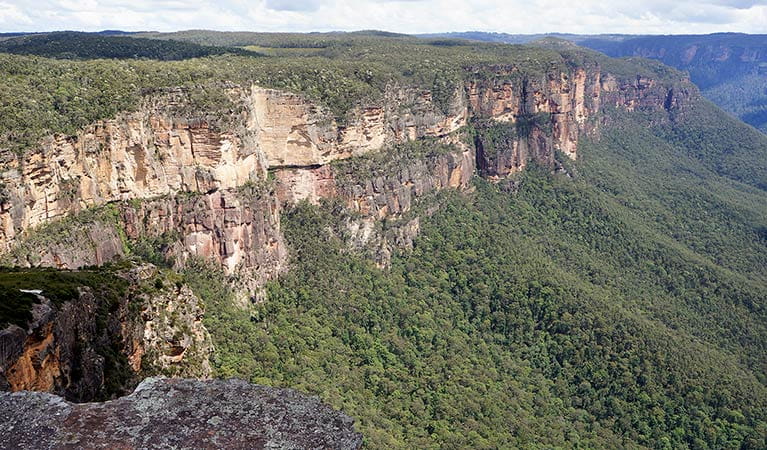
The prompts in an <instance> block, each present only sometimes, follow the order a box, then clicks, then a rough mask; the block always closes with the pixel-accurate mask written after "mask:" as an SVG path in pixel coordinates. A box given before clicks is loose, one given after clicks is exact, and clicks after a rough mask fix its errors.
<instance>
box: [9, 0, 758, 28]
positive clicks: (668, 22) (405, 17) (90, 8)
mask: <svg viewBox="0 0 767 450" xmlns="http://www.w3.org/2000/svg"><path fill="white" fill-rule="evenodd" d="M766 16H767V1H765V0H677V1H669V0H637V1H634V2H605V1H602V0H505V1H504V0H255V1H254V0H218V1H216V0H157V1H152V0H38V1H37V2H30V1H28V0H0V31H6V32H9V31H46V30H62V29H70V30H71V29H77V30H86V31H95V30H100V29H105V28H109V29H124V30H159V31H173V30H183V29H190V28H207V29H219V30H248V31H328V30H359V29H371V28H374V29H382V30H388V31H397V32H403V33H418V32H439V31H465V30H482V31H499V32H507V33H542V32H553V31H558V32H570V33H637V34H638V33H709V32H715V31H742V32H751V33H758V32H765V25H764V24H765V23H767V20H765V19H767V17H766Z"/></svg>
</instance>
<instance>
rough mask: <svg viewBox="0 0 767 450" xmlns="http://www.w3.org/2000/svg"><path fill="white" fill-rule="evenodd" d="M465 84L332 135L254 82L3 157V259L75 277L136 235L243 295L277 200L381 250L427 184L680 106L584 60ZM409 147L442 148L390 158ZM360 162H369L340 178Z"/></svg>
mask: <svg viewBox="0 0 767 450" xmlns="http://www.w3.org/2000/svg"><path fill="white" fill-rule="evenodd" d="M465 78H466V80H467V81H466V82H465V84H464V85H463V86H462V87H461V88H459V89H456V91H455V92H454V93H453V94H452V95H451V96H450V98H448V99H447V101H446V105H442V107H440V106H438V104H437V102H436V101H435V100H434V99H433V98H432V94H431V93H430V92H428V91H423V90H418V89H414V88H407V87H402V86H396V85H392V86H390V87H388V88H387V89H386V91H385V92H384V95H383V97H382V100H381V101H380V102H379V103H378V104H374V105H367V106H364V107H357V108H356V109H353V110H352V111H351V112H350V113H349V115H348V116H347V120H346V121H345V123H344V124H340V123H338V122H337V120H336V119H335V118H334V117H333V116H332V115H331V114H329V113H328V111H327V110H326V109H324V108H322V107H320V106H318V105H316V104H313V103H312V102H310V101H308V100H306V99H305V98H304V97H302V96H299V95H296V94H292V93H288V92H284V91H278V90H273V89H264V88H261V87H257V86H252V87H247V88H242V87H237V86H230V87H229V95H230V97H231V99H232V102H233V105H234V106H233V109H232V113H231V114H230V117H228V118H226V120H218V119H213V118H211V117H210V116H209V115H206V114H204V113H200V114H198V115H192V114H190V113H188V106H189V105H188V104H187V103H188V102H189V100H188V98H187V96H188V93H187V92H185V91H180V90H179V91H172V92H170V93H165V94H162V95H155V96H150V97H147V99H146V101H145V102H144V105H143V106H142V108H141V109H140V110H139V111H138V112H135V113H126V114H122V115H120V116H118V117H117V118H115V119H113V120H107V121H102V122H99V123H96V124H94V125H92V126H90V127H87V128H86V129H84V130H83V131H82V132H81V133H79V134H78V135H77V136H75V137H63V136H55V137H51V138H50V139H48V140H47V141H45V142H43V143H42V144H41V146H40V147H39V148H36V149H30V150H29V151H27V152H26V153H25V154H24V155H23V156H17V155H11V154H5V155H3V158H4V160H5V163H6V164H5V166H4V167H5V170H4V171H3V172H2V173H0V180H2V186H4V192H3V193H2V194H3V195H0V199H1V200H2V202H1V204H2V206H0V248H3V249H5V250H6V251H8V250H12V251H11V252H10V255H12V256H11V258H10V259H11V262H13V263H16V264H21V265H47V266H57V267H67V268H76V267H81V266H84V265H91V264H103V263H104V262H106V261H109V260H111V259H115V258H121V257H123V256H125V254H126V251H127V250H128V249H129V247H130V245H129V244H130V242H136V241H140V240H147V239H149V240H152V241H153V242H154V243H155V244H157V243H161V244H162V245H161V247H162V253H163V255H164V256H166V257H169V258H170V257H172V258H174V260H175V262H176V264H177V265H179V266H183V264H184V263H185V262H186V261H187V260H188V259H189V258H190V257H195V256H198V257H203V258H206V259H209V260H212V261H215V262H217V263H219V264H221V265H222V266H223V267H224V268H225V270H226V272H227V273H228V274H230V275H231V274H236V275H240V276H239V277H238V278H239V280H240V281H241V282H242V287H243V289H245V290H250V291H253V290H254V289H256V288H257V287H258V286H261V285H263V283H264V282H265V281H266V280H268V279H271V278H273V277H275V276H276V275H278V274H279V273H280V272H281V271H282V270H284V268H285V267H286V255H287V251H286V249H285V246H284V244H283V240H282V237H281V232H280V225H279V216H280V208H281V207H284V206H285V205H290V204H294V203H295V202H297V201H300V200H309V201H310V202H314V203H317V202H319V201H320V200H321V199H325V198H337V199H339V200H340V201H341V202H342V203H343V204H345V205H346V206H347V207H348V208H349V209H350V210H352V211H354V212H356V213H358V214H359V216H360V217H361V218H360V219H359V220H357V221H355V222H354V223H350V230H352V231H353V234H354V235H355V236H358V239H355V242H358V243H359V244H360V245H362V244H363V243H365V242H368V241H371V240H373V241H376V240H379V241H387V239H385V238H383V237H382V236H381V235H380V234H375V233H374V228H375V224H376V221H378V220H380V219H383V218H395V219H396V218H399V217H402V216H403V215H404V214H406V213H407V212H408V211H410V210H411V208H412V204H413V203H414V202H416V201H417V200H418V199H420V198H422V197H424V196H426V195H428V194H431V193H433V192H436V191H439V190H441V189H445V188H457V189H463V188H466V187H467V186H468V185H469V180H470V178H471V177H472V176H473V175H474V174H475V173H476V172H478V173H479V174H480V175H482V176H486V177H489V178H491V179H498V178H502V177H506V176H508V175H510V174H513V173H515V172H518V171H519V170H522V169H523V168H524V167H525V166H526V165H527V164H528V162H529V161H532V160H535V161H538V162H540V163H542V164H544V165H548V166H551V167H554V166H556V161H555V160H556V154H557V153H556V152H561V154H563V155H564V156H565V157H569V158H576V157H577V148H578V139H579V136H581V135H582V134H583V133H590V132H598V129H599V126H600V121H599V120H597V117H599V116H600V112H601V111H602V110H603V109H604V108H605V107H619V108H624V109H627V110H634V109H642V108H648V109H654V110H660V111H663V110H666V111H672V110H677V109H679V105H680V104H682V103H684V100H685V98H686V96H687V95H689V92H686V91H685V90H684V89H682V90H681V91H680V90H679V88H678V87H677V88H676V90H675V88H673V87H671V86H667V85H664V84H663V83H659V82H656V81H655V80H653V79H648V78H642V77H635V78H626V77H623V78H618V77H616V76H613V75H610V74H606V73H603V72H602V71H601V69H600V68H599V67H598V66H597V65H596V64H591V65H585V66H583V67H580V68H574V69H569V70H568V71H564V72H563V71H559V70H554V69H551V70H549V71H547V72H543V73H535V74H533V73H526V72H524V71H522V70H520V69H519V68H518V67H514V66H506V65H497V66H482V67H468V68H467V69H466V77H465ZM185 102H186V103H185ZM443 103H445V102H443ZM466 125H470V127H468V128H467V127H466ZM467 129H468V130H469V131H470V132H464V131H465V130H467ZM424 139H426V140H427V141H428V142H431V143H432V144H434V145H437V146H439V147H440V148H441V150H440V151H426V152H420V153H419V152H415V153H410V154H408V153H407V152H400V153H397V149H398V148H401V147H402V146H403V145H405V146H407V145H406V144H407V143H408V142H414V141H418V142H427V141H425V140H424ZM432 144H429V145H432ZM380 154H383V157H382V159H381V158H379V159H380V161H379V159H376V158H373V157H372V155H380ZM357 157H359V158H362V159H359V158H357ZM345 160H348V161H346V162H345ZM361 161H373V162H374V163H381V164H383V165H380V167H374V166H369V167H368V166H364V164H362V166H364V167H367V169H365V170H355V168H354V166H360V164H361V163H360V162H361ZM357 169H359V167H358V168H357ZM267 171H268V172H269V173H271V174H272V175H273V178H274V180H272V181H269V180H268V178H269V177H268V176H267ZM252 185H258V186H261V187H260V188H258V189H254V188H252V187H247V186H252ZM244 186H245V188H244V190H243V187H244ZM243 192H244V194H243ZM191 194H194V195H191ZM131 200H133V201H131ZM135 200H141V201H140V202H138V201H135ZM115 201H120V203H117V204H116V205H115V206H113V207H112V208H113V209H116V211H117V212H116V213H115V214H113V215H112V218H111V219H110V220H102V221H100V222H99V221H95V222H94V223H98V225H94V226H88V227H85V228H86V229H85V233H87V236H83V235H82V234H78V235H77V236H71V235H67V233H59V234H60V235H61V236H59V237H57V238H55V239H41V240H37V241H34V239H30V238H29V236H28V233H27V232H28V230H31V229H35V228H36V227H38V228H39V227H40V226H41V225H43V224H45V223H46V222H48V221H51V220H53V219H59V218H61V217H63V216H66V215H68V214H71V213H72V212H75V211H78V210H81V209H83V208H87V207H89V206H94V205H103V204H105V203H107V202H115ZM417 228H418V227H417V221H416V222H412V221H411V222H408V225H407V226H406V227H405V228H404V229H405V230H411V231H405V232H404V235H403V236H400V238H396V239H394V238H392V239H388V240H390V241H391V240H394V241H402V242H406V243H407V242H408V241H409V240H411V239H412V234H413V233H414V232H416V231H417ZM413 230H415V231H413ZM33 234H34V233H33ZM126 240H127V241H128V242H126ZM30 241H33V242H32V244H34V245H31V244H29V242H30ZM19 242H22V243H23V244H22V245H21V246H20V245H19ZM35 242H36V244H35ZM24 245H26V246H27V248H26V249H25V250H24ZM387 245H389V244H384V247H386V246H387ZM20 248H21V249H22V250H24V251H20V250H19V249H20Z"/></svg>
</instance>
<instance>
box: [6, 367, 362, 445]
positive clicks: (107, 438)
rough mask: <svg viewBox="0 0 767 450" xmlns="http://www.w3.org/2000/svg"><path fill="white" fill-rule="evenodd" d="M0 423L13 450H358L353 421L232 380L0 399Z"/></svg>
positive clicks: (309, 401)
mask: <svg viewBox="0 0 767 450" xmlns="http://www.w3.org/2000/svg"><path fill="white" fill-rule="evenodd" d="M0 423H3V426H2V427H0V446H2V447H6V448H20V449H33V448H34V449H54V448H56V449H59V448H152V449H153V448H163V449H164V448H180V449H187V448H188V449H192V448H252V449H267V448H286V449H299V448H300V449H320V448H328V449H330V448H332V449H357V448H360V447H361V446H362V436H361V435H360V434H359V433H357V432H356V431H355V430H354V426H353V425H354V421H353V419H351V418H349V417H348V416H346V415H345V414H343V413H341V412H338V411H335V410H333V409H332V408H330V407H329V406H326V405H324V404H322V403H320V401H319V400H317V399H314V398H312V397H308V396H306V395H304V394H299V393H298V392H296V391H293V390H290V389H275V388H270V387H265V386H256V385H251V384H248V383H246V382H244V381H239V380H228V381H213V380H211V381H192V380H181V379H162V378H150V379H147V380H145V381H144V382H142V383H141V384H140V385H139V386H138V387H137V388H136V390H135V392H133V393H132V394H131V395H129V396H126V397H123V398H120V399H117V400H113V401H110V402H106V403H87V404H72V403H68V402H66V401H64V400H63V399H62V398H60V397H57V396H55V395H51V394H45V393H37V392H18V393H13V394H11V393H0Z"/></svg>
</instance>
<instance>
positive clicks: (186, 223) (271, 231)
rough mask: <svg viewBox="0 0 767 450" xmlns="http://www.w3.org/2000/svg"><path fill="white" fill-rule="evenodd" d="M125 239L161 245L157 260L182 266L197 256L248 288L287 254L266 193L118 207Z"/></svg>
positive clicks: (276, 208)
mask: <svg viewBox="0 0 767 450" xmlns="http://www.w3.org/2000/svg"><path fill="white" fill-rule="evenodd" d="M120 211H121V213H120V221H121V223H122V224H123V225H124V227H125V233H126V236H127V238H128V239H130V240H134V241H135V240H139V239H148V240H150V242H151V241H152V240H154V241H155V242H158V241H162V242H163V245H162V246H161V248H160V249H159V251H161V252H162V253H163V256H164V257H166V258H169V259H173V260H175V262H176V265H177V266H178V267H183V266H184V264H185V262H186V261H187V260H189V258H193V257H197V258H203V259H205V260H208V261H213V262H215V263H217V264H220V265H221V266H222V267H223V268H224V270H225V273H226V274H228V275H238V276H239V278H240V279H241V281H242V282H244V283H247V282H248V281H250V282H251V285H250V286H249V287H255V286H260V285H262V284H263V283H264V282H265V281H267V280H269V279H271V278H274V277H275V276H277V275H278V274H279V273H281V271H282V270H283V269H284V266H285V263H284V261H285V259H286V256H287V250H286V247H285V244H284V242H283V238H282V233H281V230H280V205H279V202H278V201H277V198H276V196H275V195H274V194H273V193H272V191H271V189H269V188H268V187H265V186H255V185H253V186H243V187H241V188H240V189H238V190H225V191H215V192H212V193H209V194H201V195H191V196H189V195H187V196H171V197H167V198H161V199H156V200H152V201H147V202H142V203H140V204H138V205H131V204H130V203H125V204H122V205H121V206H120Z"/></svg>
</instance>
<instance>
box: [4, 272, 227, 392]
mask: <svg viewBox="0 0 767 450" xmlns="http://www.w3.org/2000/svg"><path fill="white" fill-rule="evenodd" d="M50 276H51V277H53V278H54V279H55V277H56V275H55V274H51V275H50ZM117 276H119V277H120V278H115V279H114V280H113V282H112V283H113V284H114V286H103V287H100V288H99V289H101V291H99V290H97V289H95V288H93V287H89V286H82V287H80V288H78V290H79V292H78V294H77V296H76V297H75V298H72V299H70V300H67V301H63V302H60V300H57V301H56V302H54V301H51V299H49V298H47V297H45V295H46V291H45V290H43V291H42V292H41V293H40V294H34V295H36V297H37V303H35V304H33V306H32V320H31V321H30V322H29V323H28V324H27V326H26V327H24V328H22V327H19V326H17V325H10V326H9V327H7V328H5V329H3V330H0V389H2V390H10V391H19V390H35V391H45V392H53V393H56V394H59V395H62V396H64V397H66V398H67V399H70V400H73V401H91V400H94V399H100V398H109V397H110V396H113V395H115V394H118V393H121V392H123V390H124V389H126V388H130V387H131V386H134V385H135V382H136V378H137V377H138V376H139V375H141V374H147V373H149V374H152V373H164V374H173V375H181V376H197V377H203V378H205V377H209V376H210V375H211V367H210V362H209V357H210V355H211V353H212V351H213V346H212V343H211V338H210V335H209V333H208V331H207V330H206V329H205V327H204V326H203V324H202V317H203V313H204V309H203V307H202V304H201V302H200V300H199V299H198V298H197V297H196V296H195V295H194V294H193V293H192V292H191V291H190V290H189V288H188V287H186V286H183V285H180V286H176V285H172V286H171V285H168V286H166V285H164V284H163V278H162V276H161V274H159V273H158V271H157V269H156V268H155V267H154V266H152V265H143V266H138V267H135V268H133V269H130V270H125V271H123V272H121V273H119V274H117ZM123 279H126V280H127V283H125V282H124V281H121V280H123ZM105 282H107V281H105ZM168 284H169V283H168ZM122 287H124V288H125V289H126V290H125V291H124V292H120V291H119V290H120V289H121V288H122ZM31 295H32V294H31ZM57 295H59V296H60V295H61V294H57Z"/></svg>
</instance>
